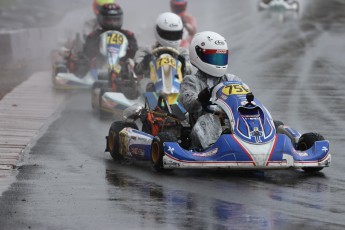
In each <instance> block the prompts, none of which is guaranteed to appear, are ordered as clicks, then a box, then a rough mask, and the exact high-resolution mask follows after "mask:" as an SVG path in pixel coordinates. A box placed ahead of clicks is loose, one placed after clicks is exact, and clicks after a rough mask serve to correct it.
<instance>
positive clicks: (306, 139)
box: [297, 133, 325, 172]
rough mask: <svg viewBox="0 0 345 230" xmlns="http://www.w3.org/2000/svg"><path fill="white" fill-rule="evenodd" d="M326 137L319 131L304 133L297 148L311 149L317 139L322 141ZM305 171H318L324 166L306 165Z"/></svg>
mask: <svg viewBox="0 0 345 230" xmlns="http://www.w3.org/2000/svg"><path fill="white" fill-rule="evenodd" d="M322 140H325V138H324V137H323V136H322V135H321V134H318V133H305V134H303V135H302V136H301V137H300V138H299V140H298V143H297V149H298V150H300V151H305V150H307V149H310V148H311V147H312V146H313V145H314V143H315V142H316V141H322ZM302 169H303V170H304V171H305V172H318V171H321V170H322V169H323V167H305V168H302Z"/></svg>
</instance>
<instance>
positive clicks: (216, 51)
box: [189, 31, 229, 77]
mask: <svg viewBox="0 0 345 230" xmlns="http://www.w3.org/2000/svg"><path fill="white" fill-rule="evenodd" d="M228 55H229V50H228V45H227V43H226V40H225V38H224V37H223V36H221V35H219V34H217V33H215V32H211V31H204V32H200V33H197V34H195V35H194V37H193V39H192V42H191V45H190V46H189V56H190V62H191V64H192V65H194V66H195V67H196V68H198V69H200V70H201V71H203V72H204V73H206V74H209V75H211V76H214V77H222V76H223V75H224V74H225V73H226V70H227V68H228Z"/></svg>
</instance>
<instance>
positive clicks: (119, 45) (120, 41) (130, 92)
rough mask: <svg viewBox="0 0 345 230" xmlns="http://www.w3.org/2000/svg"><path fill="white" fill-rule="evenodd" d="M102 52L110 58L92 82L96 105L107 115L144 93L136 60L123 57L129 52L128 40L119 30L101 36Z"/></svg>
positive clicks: (122, 107)
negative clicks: (139, 81) (140, 87)
mask: <svg viewBox="0 0 345 230" xmlns="http://www.w3.org/2000/svg"><path fill="white" fill-rule="evenodd" d="M100 42H101V45H100V51H101V54H103V56H104V57H107V58H106V63H107V65H106V66H107V68H105V69H104V70H103V71H102V72H99V73H98V80H97V81H95V82H94V83H93V85H92V98H91V104H92V108H93V109H94V110H96V111H99V112H100V115H101V116H107V115H108V114H112V113H115V112H117V111H118V110H120V111H121V113H122V110H123V109H124V108H127V107H128V106H130V105H132V104H133V103H135V102H137V99H138V97H139V95H140V91H139V85H138V79H137V76H136V74H135V73H134V62H133V60H132V59H126V60H122V59H123V58H124V57H125V56H126V53H127V47H128V40H127V38H126V36H125V35H124V34H123V33H121V32H119V31H107V32H104V33H103V34H101V35H100Z"/></svg>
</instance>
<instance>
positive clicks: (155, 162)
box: [151, 132, 177, 172]
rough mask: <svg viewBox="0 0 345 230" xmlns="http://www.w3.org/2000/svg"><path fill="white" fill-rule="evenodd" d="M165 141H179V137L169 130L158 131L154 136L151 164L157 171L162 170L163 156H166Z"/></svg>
mask: <svg viewBox="0 0 345 230" xmlns="http://www.w3.org/2000/svg"><path fill="white" fill-rule="evenodd" d="M164 142H177V138H176V137H175V136H174V135H173V134H171V133H168V132H162V133H158V134H157V136H155V137H154V138H153V141H152V144H151V164H152V168H153V170H154V171H156V172H162V171H163V170H164V168H163V156H164V147H163V143H164Z"/></svg>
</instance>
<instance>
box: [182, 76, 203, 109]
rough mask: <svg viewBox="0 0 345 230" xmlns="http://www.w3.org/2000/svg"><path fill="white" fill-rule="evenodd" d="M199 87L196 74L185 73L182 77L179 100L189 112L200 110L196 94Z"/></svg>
mask: <svg viewBox="0 0 345 230" xmlns="http://www.w3.org/2000/svg"><path fill="white" fill-rule="evenodd" d="M199 88H200V87H199V84H197V78H196V76H194V75H187V76H185V77H184V79H183V81H182V83H181V87H180V98H179V101H180V102H181V104H182V105H183V107H184V108H185V109H186V110H187V111H188V112H189V113H200V112H201V111H202V106H201V103H200V102H199V100H198V94H199V92H200V91H201V89H199Z"/></svg>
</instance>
